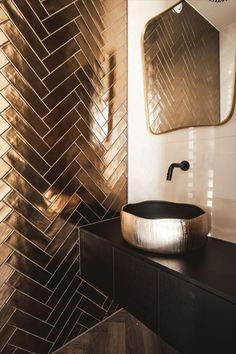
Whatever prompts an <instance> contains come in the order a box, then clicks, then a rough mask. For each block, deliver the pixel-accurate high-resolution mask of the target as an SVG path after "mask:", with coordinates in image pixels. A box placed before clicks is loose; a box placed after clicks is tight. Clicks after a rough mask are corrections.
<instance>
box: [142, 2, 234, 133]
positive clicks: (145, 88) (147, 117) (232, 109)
mask: <svg viewBox="0 0 236 354" xmlns="http://www.w3.org/2000/svg"><path fill="white" fill-rule="evenodd" d="M182 2H185V0H180V1H177V2H176V3H175V4H174V5H172V6H170V7H168V8H167V9H166V10H164V11H162V12H161V13H159V14H157V15H155V16H153V17H152V18H151V19H150V20H148V22H147V23H146V24H145V27H144V30H143V32H142V35H141V51H142V67H143V83H144V101H145V115H146V122H147V126H148V130H149V131H150V133H151V134H153V135H161V134H166V133H170V132H173V131H176V130H180V129H188V128H198V127H220V126H221V125H223V124H225V123H227V122H228V121H229V120H230V118H232V116H233V114H234V111H235V106H236V53H235V58H234V82H233V88H232V94H231V109H230V111H229V114H228V115H227V117H226V118H224V120H223V121H222V122H220V123H217V124H202V125H201V124H199V125H189V126H185V127H179V128H174V129H170V130H168V131H164V132H158V133H157V132H155V131H153V130H152V128H151V126H150V119H149V114H148V100H147V92H148V89H147V79H146V75H145V74H146V70H145V51H144V36H145V32H146V29H147V27H148V25H149V23H150V22H151V21H153V20H157V19H158V18H159V17H161V16H162V15H163V14H165V13H166V12H168V11H170V10H171V9H173V8H174V7H175V6H177V5H178V4H180V3H182ZM188 4H189V3H188ZM189 5H190V6H191V4H189ZM196 11H197V10H196Z"/></svg>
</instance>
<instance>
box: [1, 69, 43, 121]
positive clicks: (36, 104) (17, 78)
mask: <svg viewBox="0 0 236 354" xmlns="http://www.w3.org/2000/svg"><path fill="white" fill-rule="evenodd" d="M2 72H3V73H4V75H5V76H6V77H7V78H8V80H9V81H10V82H11V83H12V84H13V85H14V86H15V88H16V89H17V91H18V92H19V93H20V94H21V95H22V96H23V97H24V99H25V100H26V101H27V103H28V105H30V106H31V107H32V108H33V109H34V110H35V112H36V113H37V114H38V115H39V116H40V117H44V116H45V115H46V114H47V113H48V108H47V107H46V106H45V104H44V103H43V101H41V100H40V98H39V97H38V95H36V93H35V92H34V91H33V90H32V88H31V87H30V86H28V85H27V83H26V82H25V81H24V80H23V79H22V76H21V75H19V73H18V72H17V71H16V70H15V68H14V67H13V66H12V65H11V64H8V65H6V66H5V67H4V68H3V69H2Z"/></svg>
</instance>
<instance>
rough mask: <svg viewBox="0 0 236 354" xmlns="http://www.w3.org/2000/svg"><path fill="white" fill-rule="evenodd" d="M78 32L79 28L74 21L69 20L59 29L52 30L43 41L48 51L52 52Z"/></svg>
mask: <svg viewBox="0 0 236 354" xmlns="http://www.w3.org/2000/svg"><path fill="white" fill-rule="evenodd" d="M78 32H79V29H78V27H77V26H76V24H75V22H70V23H69V24H68V25H66V26H64V27H62V28H61V29H60V30H58V31H56V32H54V33H53V34H51V35H50V36H49V37H47V38H46V39H45V40H44V41H43V43H44V45H45V47H46V48H47V49H48V50H49V51H50V52H53V51H54V50H56V49H57V48H58V47H61V46H62V45H63V44H65V43H66V42H68V41H69V40H70V39H72V38H74V36H76V35H77V33H78Z"/></svg>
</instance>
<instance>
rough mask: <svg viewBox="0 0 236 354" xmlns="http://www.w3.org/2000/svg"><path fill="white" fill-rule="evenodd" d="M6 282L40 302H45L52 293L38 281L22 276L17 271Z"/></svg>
mask: <svg viewBox="0 0 236 354" xmlns="http://www.w3.org/2000/svg"><path fill="white" fill-rule="evenodd" d="M7 284H8V285H10V286H11V287H13V288H15V289H18V290H19V291H21V292H23V293H24V294H26V295H29V296H31V297H32V298H34V299H36V300H38V301H40V302H42V303H45V302H46V301H47V300H48V298H49V297H50V296H51V295H52V292H51V291H50V290H48V289H47V288H45V287H43V286H41V285H40V284H39V283H36V282H35V281H33V280H32V279H30V278H26V277H24V276H23V275H22V274H20V273H18V272H14V274H12V276H11V277H10V278H9V279H8V281H7Z"/></svg>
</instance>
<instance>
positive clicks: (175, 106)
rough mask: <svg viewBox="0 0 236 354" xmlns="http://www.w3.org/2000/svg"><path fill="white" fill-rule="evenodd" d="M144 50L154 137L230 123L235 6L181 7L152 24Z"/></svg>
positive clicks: (193, 2)
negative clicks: (176, 131) (170, 132)
mask: <svg viewBox="0 0 236 354" xmlns="http://www.w3.org/2000/svg"><path fill="white" fill-rule="evenodd" d="M234 10H235V11H234ZM142 46H143V69H144V83H145V103H146V114H147V120H148V127H149V129H150V131H151V132H152V133H153V134H162V133H166V132H169V131H173V130H177V129H181V128H187V127H197V126H209V125H221V124H224V123H225V122H226V121H228V120H229V119H230V117H231V116H232V114H233V111H234V106H235V68H236V62H235V53H236V1H234V0H232V1H231V0H229V1H227V2H222V3H218V4H216V3H214V2H211V1H209V0H205V1H202V0H183V1H180V2H177V3H176V4H175V5H174V6H172V7H171V8H169V9H167V10H166V11H165V12H163V13H161V14H158V15H157V16H154V17H153V18H152V19H151V20H150V21H148V23H147V24H146V26H145V30H144V33H143V38H142Z"/></svg>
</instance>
